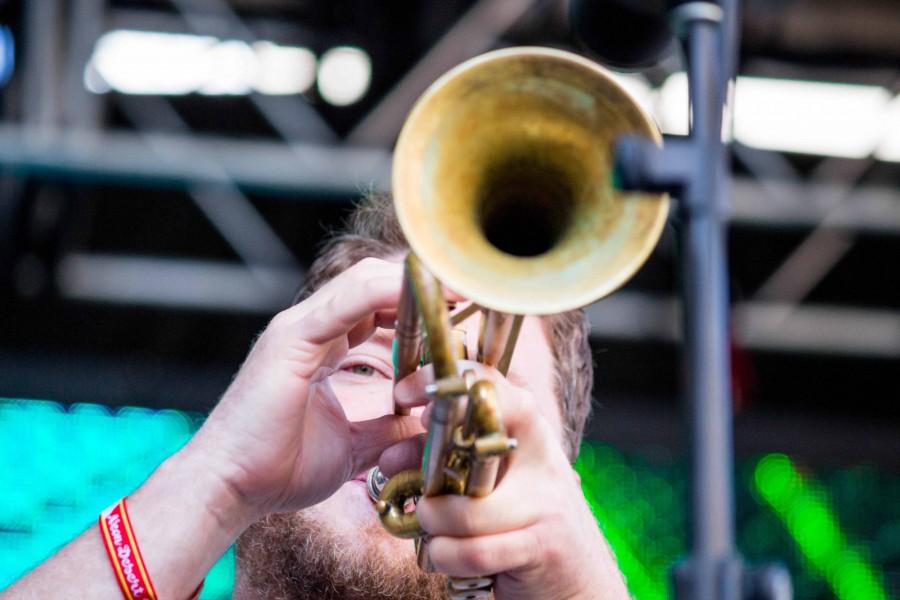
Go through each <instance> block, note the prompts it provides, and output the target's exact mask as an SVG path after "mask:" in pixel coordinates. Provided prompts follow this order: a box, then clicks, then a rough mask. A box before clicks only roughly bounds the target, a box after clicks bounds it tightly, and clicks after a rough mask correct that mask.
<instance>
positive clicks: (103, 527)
mask: <svg viewBox="0 0 900 600" xmlns="http://www.w3.org/2000/svg"><path fill="white" fill-rule="evenodd" d="M100 533H101V534H102V535H103V545H104V546H105V547H106V554H107V555H109V562H110V564H112V568H113V571H114V572H115V574H116V581H118V582H119V587H120V588H121V589H122V595H123V596H124V597H125V598H126V600H156V590H155V589H154V588H153V582H151V581H150V576H149V575H148V574H147V567H146V566H145V565H144V558H143V557H142V556H141V551H140V549H139V548H138V545H137V540H135V538H134V531H133V530H132V528H131V519H129V518H128V508H127V507H126V506H125V498H122V499H121V500H119V501H118V502H117V503H116V504H114V505H113V506H111V507H110V508H107V509H106V510H105V511H103V512H102V513H101V514H100Z"/></svg>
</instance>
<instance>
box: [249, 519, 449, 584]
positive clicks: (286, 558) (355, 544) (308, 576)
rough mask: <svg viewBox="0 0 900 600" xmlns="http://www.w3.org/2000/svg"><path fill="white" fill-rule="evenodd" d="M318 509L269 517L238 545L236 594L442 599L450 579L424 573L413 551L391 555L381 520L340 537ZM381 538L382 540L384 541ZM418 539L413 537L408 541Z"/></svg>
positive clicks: (256, 525)
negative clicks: (317, 512) (349, 534)
mask: <svg viewBox="0 0 900 600" xmlns="http://www.w3.org/2000/svg"><path fill="white" fill-rule="evenodd" d="M313 512H315V511H314V509H313V510H309V509H308V510H305V511H300V512H297V513H285V514H275V515H269V516H268V517H266V518H265V519H263V520H261V521H258V522H257V523H255V524H254V525H252V526H250V528H249V529H247V530H246V531H245V532H244V533H243V534H242V535H241V537H240V538H239V539H238V542H237V581H236V584H235V596H234V597H235V598H247V599H254V600H257V599H258V600H262V599H266V600H311V599H323V600H332V599H334V600H338V599H340V600H435V599H441V600H443V599H446V598H449V596H448V594H447V577H446V576H445V575H442V574H440V573H425V572H424V571H422V570H421V569H420V568H419V567H418V566H417V565H416V561H415V559H414V558H413V557H412V556H411V554H410V553H408V552H403V553H397V552H395V551H394V552H391V551H390V549H389V547H388V546H394V544H390V545H388V544H385V543H383V542H386V541H390V540H388V539H386V537H387V536H389V534H388V533H386V532H385V531H384V530H383V529H382V528H381V526H380V525H379V524H378V523H377V522H374V521H373V522H369V523H367V524H365V525H363V526H361V527H360V529H359V530H358V533H356V534H354V535H352V536H348V535H341V534H340V533H339V532H337V531H334V530H333V529H332V528H330V527H328V524H327V522H326V521H325V520H324V519H323V518H321V517H320V518H317V516H315V515H313V514H310V513H313ZM379 542H381V543H379ZM409 543H410V544H412V542H411V541H410V542H409Z"/></svg>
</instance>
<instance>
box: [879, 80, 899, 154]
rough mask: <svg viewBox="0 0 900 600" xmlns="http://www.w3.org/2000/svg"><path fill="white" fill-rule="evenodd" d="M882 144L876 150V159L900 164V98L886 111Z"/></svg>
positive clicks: (895, 99)
mask: <svg viewBox="0 0 900 600" xmlns="http://www.w3.org/2000/svg"><path fill="white" fill-rule="evenodd" d="M881 129H882V138H881V144H879V146H878V149H877V150H875V157H876V158H879V159H881V160H889V161H893V162H900V96H897V97H896V98H894V100H893V101H892V102H891V103H890V104H889V105H888V107H887V108H886V109H885V115H884V125H883V126H882V128H881Z"/></svg>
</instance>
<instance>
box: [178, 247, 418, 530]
mask: <svg viewBox="0 0 900 600" xmlns="http://www.w3.org/2000/svg"><path fill="white" fill-rule="evenodd" d="M402 269H403V266H402V265H401V264H397V263H392V262H387V261H383V260H377V259H371V258H368V259H364V260H363V261H361V262H360V263H358V264H357V265H355V266H353V267H351V268H350V269H348V270H347V271H345V272H344V273H342V274H340V275H338V276H337V277H335V278H334V279H333V280H332V281H330V282H329V283H328V284H326V285H325V286H323V287H322V288H321V289H320V290H318V291H317V292H316V293H315V294H313V295H312V296H310V297H309V298H308V299H307V300H305V301H304V302H302V303H300V304H298V305H296V306H294V307H292V308H289V309H287V310H285V311H284V312H282V313H280V314H278V315H277V316H276V317H275V318H274V319H272V322H271V323H270V324H269V326H268V328H267V329H266V330H265V331H264V332H263V334H262V335H261V336H260V337H259V339H258V340H257V341H256V344H255V345H254V347H253V349H252V351H251V352H250V355H249V356H248V357H247V360H246V361H245V363H244V365H243V366H242V367H241V370H240V372H239V373H238V375H237V376H236V378H235V380H234V382H233V383H232V385H231V386H230V387H229V389H228V391H227V392H226V393H225V395H224V397H223V398H222V400H221V402H220V403H219V405H218V406H217V407H216V409H215V410H214V411H213V413H212V414H211V415H210V417H209V419H208V420H207V422H206V424H205V425H204V426H203V428H202V429H201V431H200V432H198V434H197V436H196V437H195V439H194V441H192V443H191V445H192V446H194V448H188V449H187V450H190V451H192V452H196V453H202V454H203V455H205V456H206V457H207V461H208V462H209V463H210V466H211V468H213V469H215V470H216V472H217V473H219V474H220V475H221V477H222V478H223V479H224V480H225V481H226V482H227V483H228V485H230V486H231V487H232V488H233V489H234V490H235V491H236V492H237V495H238V496H239V497H240V498H241V499H242V500H243V501H244V502H245V503H247V504H248V505H250V506H251V507H252V508H253V512H255V513H256V515H257V516H261V515H263V514H268V513H271V512H286V511H293V510H298V509H301V508H304V507H307V506H310V505H312V504H315V503H317V502H320V501H322V500H324V499H325V498H327V497H329V496H330V495H331V494H333V493H334V492H335V491H336V490H337V489H338V487H340V485H341V484H343V483H344V482H346V481H347V480H349V479H350V478H352V477H353V476H354V475H355V474H357V473H359V472H361V471H363V470H365V469H366V468H368V467H370V466H372V465H374V464H375V461H376V460H377V459H378V456H379V454H380V453H381V452H382V450H384V448H386V447H388V446H389V445H391V444H392V443H395V442H397V441H399V440H401V439H403V438H405V437H408V436H410V435H412V434H413V433H415V432H419V431H421V429H420V427H419V425H418V420H417V419H414V418H412V417H394V416H392V415H389V416H384V417H381V418H379V419H374V420H371V421H363V422H356V423H350V422H349V421H348V420H347V418H346V416H345V415H344V411H343V410H342V408H341V405H340V404H339V403H338V400H337V398H335V396H334V393H333V392H332V390H331V388H330V386H329V384H328V379H327V377H328V375H329V374H330V373H331V372H332V371H333V369H334V367H335V364H336V361H338V360H339V359H340V358H341V357H343V356H344V355H345V354H346V353H347V350H348V348H350V347H352V346H354V345H356V344H359V343H361V342H363V341H364V340H366V339H367V338H368V337H369V336H370V335H371V334H372V333H373V332H374V330H375V328H376V327H393V321H394V318H395V312H396V306H397V301H398V298H399V295H400V287H401V282H402Z"/></svg>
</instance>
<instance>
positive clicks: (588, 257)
mask: <svg viewBox="0 0 900 600" xmlns="http://www.w3.org/2000/svg"><path fill="white" fill-rule="evenodd" d="M623 134H639V135H643V136H645V137H648V138H650V139H652V140H655V141H656V142H657V143H658V144H661V142H662V137H661V135H660V134H659V131H658V129H657V127H656V126H655V124H654V123H653V122H652V121H651V119H650V118H649V117H648V116H647V115H646V114H645V112H644V111H643V110H642V109H641V108H640V106H639V105H638V104H637V103H636V102H635V101H634V100H633V99H632V98H631V96H630V95H629V94H628V93H627V92H626V91H625V90H624V89H623V88H622V87H621V85H619V84H618V83H617V82H616V81H615V80H614V78H613V77H612V75H611V74H610V73H608V72H607V71H606V70H604V69H603V68H601V67H600V66H598V65H596V64H594V63H592V62H591V61H588V60H586V59H584V58H582V57H580V56H577V55H574V54H570V53H567V52H563V51H559V50H553V49H547V48H512V49H506V50H499V51H495V52H490V53H487V54H484V55H482V56H479V57H476V58H474V59H472V60H470V61H468V62H465V63H463V64H461V65H459V66H458V67H456V68H454V69H452V70H451V71H449V72H448V73H446V74H445V75H444V76H442V77H441V78H440V79H438V80H437V81H436V82H435V83H434V84H433V85H432V86H431V87H430V88H429V89H428V90H427V91H426V92H425V93H424V94H423V96H422V97H421V98H420V99H419V100H418V102H417V103H416V105H415V106H414V107H413V109H412V111H411V113H410V115H409V117H408V119H407V121H406V123H405V124H404V127H403V130H402V132H401V134H400V137H399V140H398V142H397V147H396V150H395V154H394V164H393V182H392V183H393V190H394V203H395V209H396V212H397V216H398V219H399V221H400V225H401V227H402V229H403V231H404V234H405V235H406V238H407V240H408V242H409V245H410V248H411V252H410V254H409V255H408V256H407V258H406V262H405V276H404V284H403V290H402V293H401V300H400V305H399V307H398V316H397V323H396V332H395V344H396V351H395V381H399V379H401V378H402V377H404V376H405V375H407V374H409V373H411V372H413V371H415V370H416V369H417V368H418V367H419V366H420V365H421V364H424V363H430V364H432V365H433V368H434V383H433V384H431V385H430V386H429V387H428V389H427V390H426V391H427V393H428V394H429V396H430V397H431V398H432V412H431V417H430V421H429V424H428V434H427V442H426V446H425V455H424V457H423V464H422V469H421V470H409V471H404V472H401V473H399V474H397V475H395V476H394V477H392V478H391V479H390V480H388V481H386V482H385V481H384V480H383V479H379V475H378V473H377V471H373V472H372V473H370V477H369V487H370V492H371V493H373V494H374V493H376V492H379V491H380V493H379V494H378V501H377V502H376V511H377V512H378V516H379V518H380V519H381V522H382V523H383V525H384V527H385V528H386V529H387V531H389V532H390V533H392V534H393V535H396V536H398V537H403V538H415V539H416V545H417V556H418V561H419V565H420V566H421V567H423V568H425V569H428V568H429V565H428V560H427V545H426V543H424V542H423V541H422V540H423V537H422V536H423V534H424V532H423V531H422V530H421V528H420V526H419V523H418V519H417V518H416V513H415V510H414V508H413V509H411V506H412V505H413V504H414V501H415V499H417V498H418V497H421V496H432V495H440V494H463V495H469V496H484V495H487V494H489V493H490V492H491V491H492V490H493V489H494V486H495V483H496V479H497V473H498V469H499V466H500V463H501V460H502V457H503V455H505V454H506V453H508V452H510V451H512V450H513V449H514V448H515V446H516V441H515V440H514V439H513V438H510V437H509V436H507V434H506V431H505V429H504V427H503V421H502V417H501V414H500V410H499V405H498V402H497V398H496V391H495V390H494V386H493V385H492V384H491V382H489V381H486V380H479V379H478V378H477V377H476V376H475V374H474V373H473V372H471V371H468V372H464V373H460V372H459V371H458V368H457V361H458V360H459V359H460V358H464V357H465V356H464V351H465V342H464V341H463V340H461V339H460V335H459V334H458V332H457V331H456V330H455V329H454V327H455V326H456V325H457V324H458V323H459V322H461V321H462V320H464V319H465V318H467V317H469V316H470V315H472V314H473V313H474V312H475V311H481V312H482V316H481V328H480V332H479V339H478V346H477V347H478V350H477V357H475V358H476V360H478V361H479V362H483V363H486V364H488V365H491V366H494V367H495V368H497V369H498V370H499V371H500V372H501V373H503V374H506V371H507V369H508V368H509V365H510V362H511V360H512V356H513V351H514V347H515V343H516V338H517V336H518V332H519V328H520V327H521V324H522V319H523V316H524V315H547V314H552V313H558V312H563V311H567V310H572V309H575V308H578V307H582V306H585V305H587V304H589V303H591V302H594V301H596V300H598V299H600V298H602V297H604V296H606V295H607V294H609V293H611V292H612V291H614V290H615V289H616V288H618V287H619V286H620V285H622V284H623V283H624V282H625V281H627V280H628V279H629V278H630V277H631V276H632V275H633V274H634V273H635V272H636V271H637V270H638V269H639V268H640V266H641V265H642V264H643V263H644V261H645V260H646V259H647V257H648V256H649V254H650V252H651V251H652V250H653V248H654V247H655V245H656V243H657V240H658V239H659V236H660V234H661V232H662V229H663V226H664V224H665V220H666V216H667V213H668V198H667V196H665V195H664V194H644V193H630V192H629V193H626V192H621V191H619V190H616V189H615V187H614V186H613V184H612V181H613V167H612V165H613V143H614V140H615V139H616V138H617V137H618V136H620V135H623ZM442 285H447V286H449V287H450V288H452V289H453V290H454V291H456V292H458V293H459V294H461V295H462V296H464V297H466V298H468V299H469V300H471V302H472V304H471V305H470V306H469V307H468V308H466V309H465V310H463V311H461V312H460V313H458V314H455V315H454V316H453V317H452V318H451V317H450V316H449V311H448V308H447V302H446V300H445V298H444V294H443V290H442ZM397 412H398V413H399V410H398V411H397ZM492 582H493V580H492V578H491V576H490V575H486V576H484V577H476V578H467V579H458V578H451V579H450V581H449V586H450V595H451V597H453V598H481V597H486V596H488V595H489V594H490V590H491V586H492Z"/></svg>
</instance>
